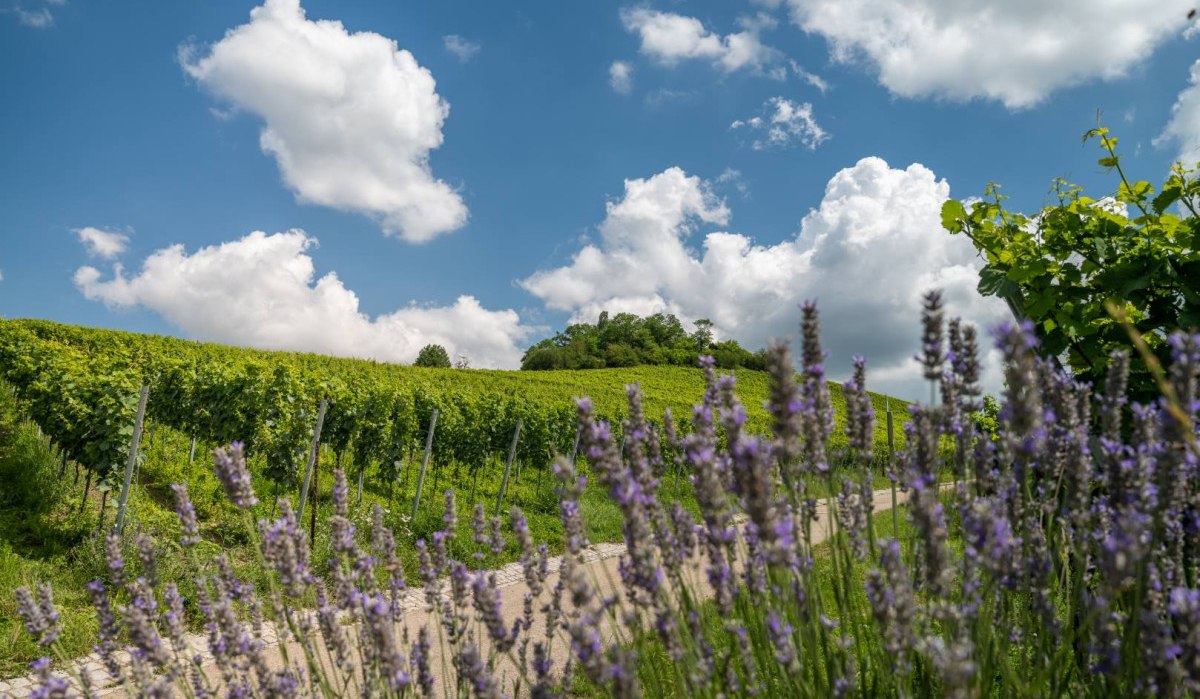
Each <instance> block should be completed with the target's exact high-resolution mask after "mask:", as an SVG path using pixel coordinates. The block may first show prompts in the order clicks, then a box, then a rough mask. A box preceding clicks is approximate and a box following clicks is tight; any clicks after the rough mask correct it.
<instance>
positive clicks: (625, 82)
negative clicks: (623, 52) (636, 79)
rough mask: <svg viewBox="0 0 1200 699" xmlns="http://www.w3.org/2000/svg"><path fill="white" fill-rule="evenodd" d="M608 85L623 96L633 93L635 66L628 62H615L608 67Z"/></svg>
mask: <svg viewBox="0 0 1200 699" xmlns="http://www.w3.org/2000/svg"><path fill="white" fill-rule="evenodd" d="M608 84H609V85H611V86H612V89H613V90H615V91H617V92H619V93H621V94H622V95H628V94H629V93H630V92H632V91H633V66H632V65H630V64H629V62H628V61H613V62H612V65H610V66H609V67H608Z"/></svg>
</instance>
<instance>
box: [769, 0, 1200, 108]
mask: <svg viewBox="0 0 1200 699" xmlns="http://www.w3.org/2000/svg"><path fill="white" fill-rule="evenodd" d="M787 1H788V5H789V6H790V8H791V15H792V18H793V20H794V21H795V23H796V24H797V25H799V26H800V27H801V28H802V29H804V31H806V32H809V33H814V34H820V35H822V36H824V37H825V38H826V40H828V42H829V44H830V48H831V51H832V54H833V58H834V59H835V60H837V61H841V62H852V61H857V60H862V61H864V62H866V63H868V64H870V65H871V66H872V67H873V68H874V69H875V70H876V71H877V72H878V75H879V81H880V82H881V83H882V84H883V85H884V86H886V87H887V88H888V89H889V90H891V91H892V92H893V93H895V94H897V95H901V96H903V97H941V98H947V99H951V100H960V101H965V100H970V99H973V98H985V99H991V100H997V101H1000V102H1002V103H1003V104H1004V105H1006V106H1007V107H1009V108H1023V107H1029V106H1032V105H1034V104H1037V103H1038V102H1040V101H1041V100H1043V99H1045V98H1046V96H1047V95H1049V94H1050V93H1052V92H1053V91H1055V90H1058V89H1061V88H1065V87H1069V86H1071V85H1077V84H1079V83H1083V82H1087V81H1090V80H1097V79H1099V80H1109V79H1114V78H1119V77H1122V76H1124V75H1126V74H1127V72H1128V71H1129V69H1130V68H1131V67H1133V66H1134V65H1135V64H1137V63H1138V62H1140V61H1142V60H1143V59H1145V58H1146V57H1148V56H1149V55H1150V54H1151V53H1152V52H1153V51H1154V49H1155V47H1156V46H1157V45H1158V44H1160V43H1161V42H1163V41H1165V40H1166V39H1168V38H1169V37H1171V36H1173V35H1175V34H1178V33H1181V32H1183V31H1184V30H1185V29H1187V27H1188V23H1187V21H1186V16H1187V12H1188V10H1190V9H1192V7H1193V6H1194V4H1195V3H1194V0H1094V1H1093V2H1088V3H1083V4H1081V3H1079V2H1076V1H1075V0H1037V1H1033V0H1016V1H1013V0H909V1H907V2H894V1H893V0H787Z"/></svg>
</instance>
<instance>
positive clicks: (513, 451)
mask: <svg viewBox="0 0 1200 699" xmlns="http://www.w3.org/2000/svg"><path fill="white" fill-rule="evenodd" d="M520 438H521V418H517V429H515V430H513V440H512V446H510V447H509V448H508V463H506V464H505V465H504V480H502V481H500V492H499V493H498V494H497V495H496V514H497V515H499V514H500V508H502V507H504V493H505V492H506V491H508V473H509V471H511V470H512V463H513V458H514V457H516V455H517V440H519V439H520Z"/></svg>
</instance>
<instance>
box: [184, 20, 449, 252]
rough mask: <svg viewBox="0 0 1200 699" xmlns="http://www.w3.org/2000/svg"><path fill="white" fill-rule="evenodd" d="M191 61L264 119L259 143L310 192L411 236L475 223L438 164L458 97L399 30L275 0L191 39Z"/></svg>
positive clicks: (192, 70)
mask: <svg viewBox="0 0 1200 699" xmlns="http://www.w3.org/2000/svg"><path fill="white" fill-rule="evenodd" d="M180 61H181V63H182V65H183V68H184V70H185V71H186V72H187V73H188V75H190V76H192V77H193V78H195V79H196V81H197V82H198V83H200V84H201V85H202V86H204V87H205V88H207V89H208V90H210V91H211V92H212V93H213V94H214V95H216V96H217V97H219V98H221V99H223V100H225V101H227V102H229V103H230V104H231V105H232V106H233V107H235V108H236V109H240V110H245V111H248V112H251V113H253V114H255V115H257V116H259V117H261V118H262V119H263V121H264V122H265V125H264V127H263V129H262V132H261V134H260V137H259V144H260V146H261V147H262V149H263V151H264V152H266V153H269V154H270V155H272V156H273V157H274V158H275V161H276V162H277V163H278V165H279V170H280V173H281V174H282V176H283V180H284V182H285V183H287V185H288V186H289V187H290V188H291V189H292V190H294V191H295V193H296V195H297V196H298V198H299V199H300V200H301V201H305V202H311V203H315V204H320V205H323V206H330V207H334V208H338V209H342V210H346V211H352V212H357V213H361V214H366V215H368V216H371V217H372V218H374V219H376V220H377V221H379V223H380V224H381V226H382V227H383V229H384V231H386V232H388V233H394V234H398V235H400V236H401V237H403V238H404V239H405V240H408V241H411V242H424V241H427V240H430V239H432V238H434V237H435V236H437V235H439V234H442V233H447V232H449V231H453V230H455V229H457V228H460V227H461V226H462V225H463V224H464V223H466V220H467V207H466V205H465V204H464V203H463V200H462V198H461V197H460V196H459V194H458V193H457V192H456V191H455V190H454V189H453V188H452V187H451V186H450V185H448V184H447V183H446V182H444V181H442V180H439V179H437V178H435V177H434V176H433V173H432V171H431V169H430V166H429V153H430V151H432V150H434V149H436V148H437V147H439V146H440V145H441V144H442V123H443V122H444V121H445V120H446V117H447V116H448V114H449V111H450V107H449V105H448V104H447V103H446V101H445V100H443V99H442V98H441V97H440V96H439V95H438V94H437V92H436V90H435V87H436V84H435V82H434V79H433V75H432V74H431V73H430V72H429V71H428V70H427V69H426V68H424V67H422V66H421V65H420V64H418V63H417V60H416V58H414V57H413V55H412V54H411V53H409V52H408V51H406V50H404V49H401V48H399V47H398V46H397V45H396V42H395V41H393V40H391V39H389V38H387V37H384V36H381V35H379V34H375V33H372V32H356V33H353V34H352V33H350V32H348V31H346V29H345V27H343V26H342V24H341V22H337V21H331V20H318V21H314V20H309V19H307V18H306V17H305V13H304V10H303V9H302V8H301V7H300V3H299V1H298V0H266V3H265V4H264V5H262V6H261V7H257V8H255V9H254V10H251V12H250V22H249V23H248V24H244V25H241V26H239V27H235V28H233V29H230V30H229V31H228V32H226V34H225V37H224V38H222V39H221V40H220V41H218V42H216V43H215V44H213V45H211V46H209V47H207V48H204V49H197V48H195V47H184V48H183V49H181V51H180Z"/></svg>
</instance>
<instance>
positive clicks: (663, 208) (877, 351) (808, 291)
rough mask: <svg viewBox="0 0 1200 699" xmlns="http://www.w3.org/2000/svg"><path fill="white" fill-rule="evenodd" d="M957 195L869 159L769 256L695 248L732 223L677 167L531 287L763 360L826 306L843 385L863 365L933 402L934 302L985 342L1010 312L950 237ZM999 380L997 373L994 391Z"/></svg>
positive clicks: (563, 304)
mask: <svg viewBox="0 0 1200 699" xmlns="http://www.w3.org/2000/svg"><path fill="white" fill-rule="evenodd" d="M949 192H950V188H949V185H948V184H947V183H946V182H945V180H938V179H937V178H936V176H935V175H934V173H933V172H931V171H930V170H929V169H928V168H926V167H924V166H922V165H919V164H914V165H910V166H909V167H908V168H905V169H897V168H892V167H889V166H888V164H887V163H886V162H884V161H883V160H881V159H879V158H874V157H872V158H864V159H862V160H860V161H859V162H858V163H856V164H855V165H854V166H852V167H848V168H846V169H844V170H842V171H840V172H838V173H837V174H836V175H834V177H833V178H832V179H831V180H830V181H829V183H828V185H827V186H826V189H825V196H824V199H823V200H822V202H821V204H820V206H818V207H817V208H816V209H814V210H812V211H810V212H809V213H808V214H807V215H805V216H804V217H803V219H802V221H801V223H800V230H799V232H798V233H797V234H796V235H795V237H793V238H790V239H787V240H784V241H782V242H780V243H777V244H774V245H760V244H756V243H755V242H754V241H753V240H752V239H751V238H750V237H748V236H746V235H743V234H739V233H731V232H723V231H718V232H711V233H708V234H707V235H705V236H704V237H703V239H702V240H699V241H697V242H698V245H697V246H696V247H693V246H692V245H691V244H689V239H690V237H691V234H692V232H693V231H694V229H695V228H696V227H697V226H698V225H700V224H710V225H714V226H726V225H727V224H728V222H729V218H730V212H729V210H728V208H727V207H726V206H725V205H724V203H723V202H722V201H720V200H719V199H717V198H716V197H715V196H714V195H713V194H712V192H711V191H710V190H709V188H708V186H707V185H706V183H705V182H704V181H702V180H701V179H700V178H698V177H694V176H689V175H687V174H686V173H685V172H683V171H682V170H680V169H679V168H670V169H668V170H666V171H664V172H662V173H659V174H657V175H654V176H652V177H649V178H646V179H634V180H627V181H626V182H625V195H624V197H623V198H622V199H621V200H620V201H618V202H613V203H610V204H609V205H608V208H607V215H606V216H605V219H604V221H603V222H602V223H601V224H600V227H599V234H600V236H599V240H598V241H597V242H595V243H591V244H588V245H585V246H584V247H583V249H581V250H580V251H579V252H578V253H576V254H575V256H574V258H573V259H572V260H571V261H570V263H569V264H567V265H565V266H563V267H559V268H556V269H548V270H542V271H539V272H537V273H536V274H534V275H532V276H530V277H528V278H526V279H524V280H522V281H521V282H520V283H521V285H522V286H523V287H524V288H525V289H527V290H528V291H530V292H531V293H533V294H534V295H535V296H537V297H539V298H541V299H542V300H543V301H544V302H545V303H546V305H547V306H549V307H550V308H554V309H559V310H564V311H568V312H570V313H572V314H573V318H574V319H575V320H588V321H594V319H595V318H596V317H597V315H598V314H599V313H600V311H601V310H608V311H609V312H614V313H615V312H619V311H629V312H634V313H639V314H645V313H652V312H655V311H667V312H671V313H675V314H676V315H678V316H680V317H681V319H684V320H685V321H687V322H691V321H694V320H696V319H699V318H708V319H710V320H712V321H713V322H714V323H715V325H716V329H717V331H718V333H719V334H720V335H721V336H723V337H732V338H734V339H737V340H738V341H739V342H742V343H743V344H745V345H747V346H750V347H760V346H763V345H765V344H766V343H767V342H768V340H769V339H771V338H788V337H792V336H794V334H795V332H796V328H797V325H798V321H799V311H798V309H797V305H798V304H799V303H801V302H802V301H804V300H806V299H817V300H818V302H819V306H820V309H821V314H822V325H823V337H824V341H825V345H826V348H827V349H828V350H829V351H830V361H829V367H830V372H831V375H832V376H833V377H834V378H845V377H847V376H848V375H849V370H850V362H851V358H852V356H853V355H854V354H862V355H864V356H866V357H867V358H868V360H869V362H870V366H871V367H872V369H871V377H872V378H871V383H872V387H873V388H874V389H876V390H887V391H892V392H895V393H898V394H900V395H903V396H906V397H912V398H921V397H923V396H927V395H928V393H927V391H928V389H927V388H926V387H925V383H924V380H923V379H922V378H921V370H920V368H919V367H918V366H917V364H916V362H915V361H913V360H912V357H913V355H915V354H916V353H917V351H918V347H919V334H920V333H919V328H918V325H917V323H918V319H919V315H920V313H919V300H920V296H921V294H922V293H923V292H925V291H927V290H929V289H932V288H941V289H943V290H945V293H946V299H947V303H948V306H949V310H950V312H951V314H952V315H960V316H962V317H964V318H965V319H967V320H969V321H973V322H975V323H976V324H978V325H980V326H981V329H986V328H988V327H990V326H991V325H992V324H994V323H995V322H998V321H999V320H1002V319H1004V318H1006V317H1007V315H1006V314H1007V313H1008V311H1007V309H1006V308H1005V307H1004V305H1003V304H1002V303H1000V302H998V301H996V300H995V299H984V298H982V297H980V296H979V294H978V293H977V292H976V291H975V286H976V284H977V283H978V268H979V265H980V262H979V261H978V259H977V258H976V256H975V250H974V248H973V247H972V246H971V244H970V242H969V241H967V240H966V239H964V238H962V237H951V236H950V235H949V234H948V233H946V232H945V231H944V230H943V229H942V227H941V223H940V211H941V206H942V203H943V202H944V201H945V200H946V199H947V198H948V196H949ZM996 377H997V374H996V373H994V372H993V373H991V374H989V377H988V380H989V385H990V387H991V388H992V389H995V388H996V387H997V386H998V380H997V378H996Z"/></svg>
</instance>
